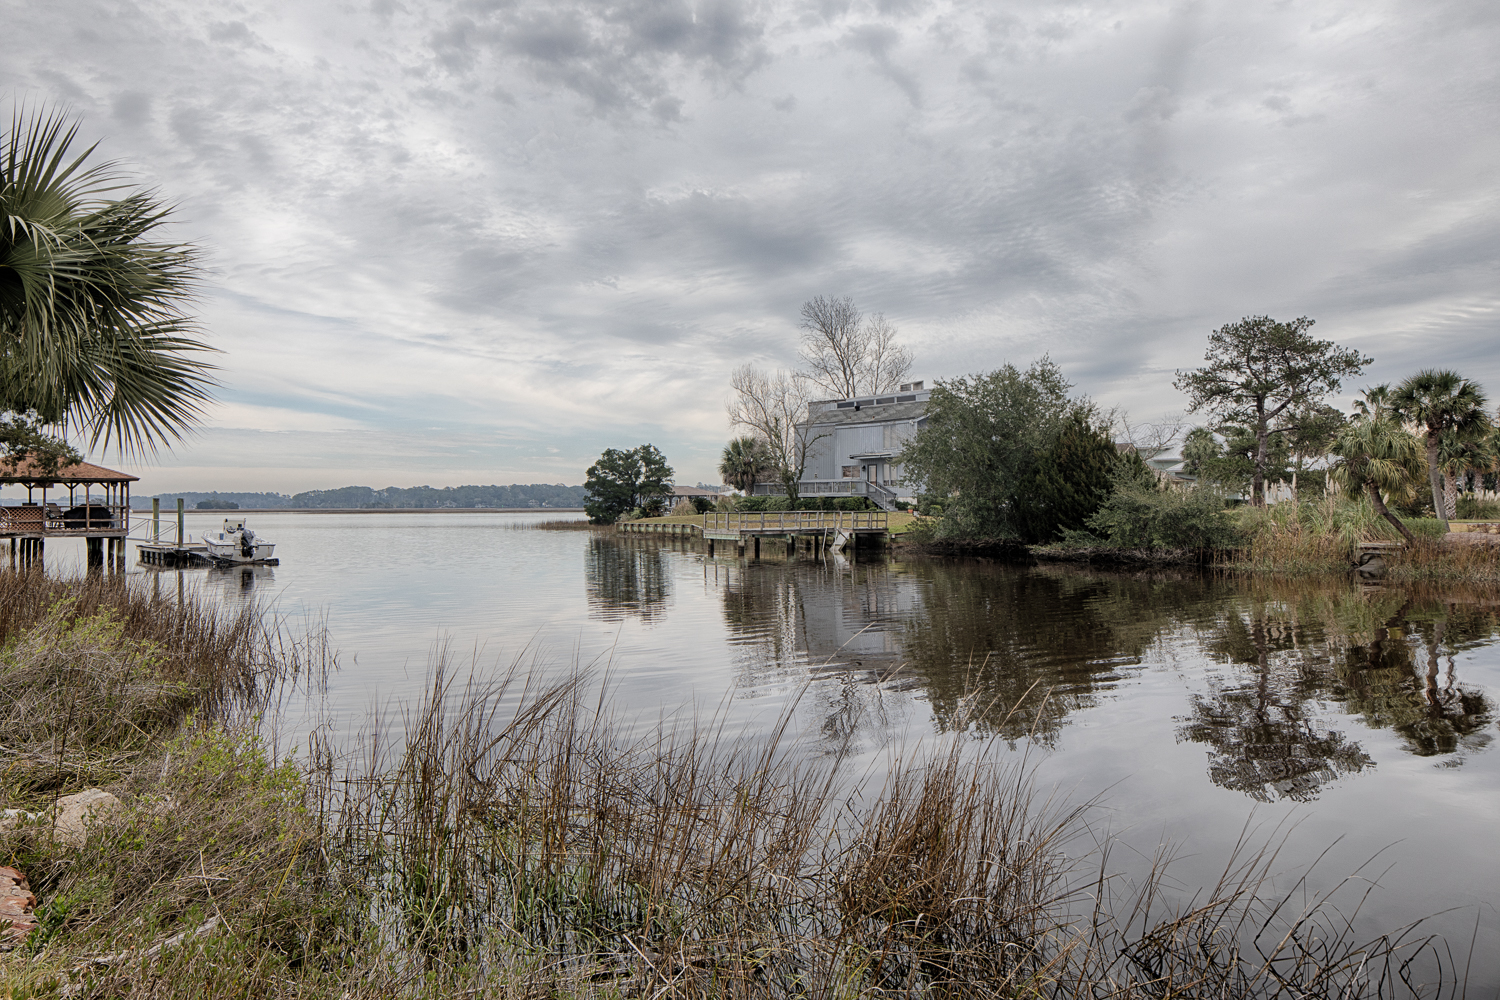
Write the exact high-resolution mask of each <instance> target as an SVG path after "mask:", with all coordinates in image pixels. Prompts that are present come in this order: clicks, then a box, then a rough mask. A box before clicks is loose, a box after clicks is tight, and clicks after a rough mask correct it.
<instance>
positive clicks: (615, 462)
mask: <svg viewBox="0 0 1500 1000" xmlns="http://www.w3.org/2000/svg"><path fill="white" fill-rule="evenodd" d="M672 475H673V473H672V467H671V466H670V465H668V464H667V459H666V456H664V455H663V454H662V453H661V452H660V451H658V450H657V449H656V448H654V447H653V446H651V445H649V444H643V445H641V446H640V447H639V448H631V449H629V450H628V451H627V450H620V449H618V448H606V449H604V454H602V455H600V456H599V461H597V462H595V463H594V464H593V465H591V466H589V470H588V474H587V477H586V478H585V479H584V482H583V485H584V488H585V489H586V490H588V497H587V498H586V499H585V500H584V503H583V509H584V511H585V512H586V513H587V514H588V516H589V520H590V521H592V522H593V523H594V524H613V523H614V522H615V521H618V520H619V519H620V518H621V517H623V516H625V515H626V514H629V513H630V512H631V511H633V510H635V509H636V508H637V507H639V508H641V509H642V511H643V512H645V513H648V514H650V513H655V512H659V511H660V509H661V508H662V507H663V506H664V504H665V498H666V497H668V496H670V495H671V492H672Z"/></svg>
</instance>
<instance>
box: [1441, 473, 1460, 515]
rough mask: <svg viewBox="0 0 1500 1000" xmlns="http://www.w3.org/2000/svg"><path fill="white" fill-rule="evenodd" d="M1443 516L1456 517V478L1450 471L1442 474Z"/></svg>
mask: <svg viewBox="0 0 1500 1000" xmlns="http://www.w3.org/2000/svg"><path fill="white" fill-rule="evenodd" d="M1443 516H1444V517H1457V516H1458V476H1456V475H1455V474H1454V472H1453V470H1452V469H1449V470H1448V471H1446V472H1444V473H1443Z"/></svg>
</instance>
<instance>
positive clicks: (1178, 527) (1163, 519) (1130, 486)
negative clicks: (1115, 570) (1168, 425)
mask: <svg viewBox="0 0 1500 1000" xmlns="http://www.w3.org/2000/svg"><path fill="white" fill-rule="evenodd" d="M1087 524H1088V528H1089V530H1090V532H1092V534H1093V535H1094V536H1095V537H1096V538H1098V539H1102V540H1103V541H1105V542H1107V543H1108V544H1109V545H1112V546H1115V547H1118V548H1124V549H1228V548H1234V547H1235V546H1237V545H1238V544H1239V543H1240V538H1241V536H1240V532H1239V531H1238V530H1237V529H1236V526H1235V523H1234V520H1233V519H1232V518H1231V516H1230V514H1229V512H1228V510H1227V509H1226V504H1225V498H1224V493H1223V492H1222V491H1221V490H1220V489H1219V488H1218V487H1215V486H1212V485H1201V486H1195V487H1192V488H1190V489H1174V488H1168V489H1157V488H1154V487H1150V486H1145V485H1141V484H1138V483H1122V484H1121V485H1120V486H1118V487H1116V489H1115V491H1114V492H1113V493H1111V494H1110V495H1109V497H1108V498H1107V499H1106V500H1105V501H1104V503H1103V505H1102V506H1101V507H1100V508H1099V510H1098V512H1097V513H1095V514H1094V515H1093V516H1092V517H1090V518H1089V519H1088V522H1087ZM1080 536H1083V537H1080ZM1086 539H1087V536H1086V535H1084V533H1082V532H1068V533H1066V535H1065V538H1064V541H1068V542H1079V541H1084V540H1086Z"/></svg>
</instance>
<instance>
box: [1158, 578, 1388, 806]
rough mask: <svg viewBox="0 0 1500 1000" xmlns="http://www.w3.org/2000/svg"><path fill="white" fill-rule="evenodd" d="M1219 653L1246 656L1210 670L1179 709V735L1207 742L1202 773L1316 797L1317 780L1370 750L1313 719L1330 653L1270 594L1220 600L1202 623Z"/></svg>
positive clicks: (1279, 794) (1348, 769) (1355, 765)
mask: <svg viewBox="0 0 1500 1000" xmlns="http://www.w3.org/2000/svg"><path fill="white" fill-rule="evenodd" d="M1200 636H1201V640H1202V643H1203V648H1204V651H1205V652H1206V653H1208V655H1209V656H1211V657H1213V658H1214V659H1215V660H1218V661H1219V662H1228V663H1233V664H1238V665H1243V666H1247V667H1249V668H1250V669H1249V670H1248V671H1247V670H1236V671H1233V672H1232V673H1230V674H1228V675H1227V676H1226V675H1222V674H1216V675H1214V676H1212V677H1210V679H1209V690H1208V692H1207V693H1194V694H1193V695H1192V696H1191V698H1192V712H1191V714H1190V715H1188V716H1186V717H1184V718H1182V719H1179V720H1178V721H1179V722H1182V723H1183V725H1182V727H1181V728H1180V729H1179V730H1178V734H1179V738H1180V739H1188V740H1192V741H1194V742H1196V743H1203V744H1206V745H1207V746H1208V747H1209V748H1210V749H1209V763H1208V776H1209V778H1210V779H1211V780H1212V781H1213V783H1214V784H1216V785H1219V786H1220V787H1223V788H1229V789H1233V790H1235V791H1240V792H1244V793H1245V794H1246V795H1249V796H1250V797H1251V798H1253V799H1256V800H1258V801H1261V802H1270V801H1272V800H1273V799H1278V798H1282V799H1291V800H1293V801H1298V802H1305V801H1308V800H1310V799H1313V798H1316V797H1317V792H1318V788H1319V786H1321V785H1323V784H1324V783H1326V782H1329V781H1332V780H1334V779H1335V778H1337V777H1338V776H1340V775H1343V774H1353V773H1356V772H1358V771H1362V770H1364V769H1365V768H1366V767H1371V766H1373V765H1374V763H1375V762H1374V760H1372V759H1371V757H1370V755H1369V754H1368V753H1366V752H1365V751H1364V749H1363V748H1362V747H1361V746H1360V745H1359V744H1358V743H1356V742H1353V741H1352V740H1350V739H1349V738H1348V737H1347V736H1346V735H1345V734H1344V733H1343V732H1341V731H1339V730H1336V729H1331V728H1329V727H1328V726H1327V725H1326V724H1325V723H1324V722H1322V721H1320V720H1319V718H1318V715H1319V711H1318V708H1319V701H1320V700H1322V699H1325V698H1327V697H1328V696H1329V694H1330V693H1331V690H1332V684H1333V681H1334V670H1333V662H1332V658H1331V656H1330V654H1329V651H1328V650H1327V649H1326V648H1325V647H1324V645H1323V644H1321V643H1320V642H1319V641H1318V637H1317V635H1316V634H1314V633H1313V632H1312V631H1311V630H1310V628H1309V626H1308V623H1306V622H1304V621H1301V620H1298V619H1297V618H1296V617H1295V616H1293V615H1292V614H1291V612H1290V609H1289V608H1288V607H1287V606H1286V605H1284V604H1282V603H1280V602H1272V601H1257V602H1254V603H1253V604H1252V605H1251V606H1250V607H1249V608H1236V609H1231V610H1228V611H1227V612H1226V613H1225V615H1224V617H1223V618H1222V620H1221V621H1220V622H1219V623H1218V625H1217V626H1216V627H1212V628H1210V629H1208V630H1207V631H1206V632H1201V633H1200Z"/></svg>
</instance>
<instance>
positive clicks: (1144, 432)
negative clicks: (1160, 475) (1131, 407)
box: [1119, 410, 1187, 462]
mask: <svg viewBox="0 0 1500 1000" xmlns="http://www.w3.org/2000/svg"><path fill="white" fill-rule="evenodd" d="M1119 421H1120V430H1121V432H1122V433H1124V435H1125V440H1127V441H1129V442H1130V443H1131V445H1132V446H1133V447H1134V448H1135V453H1136V454H1137V455H1139V456H1141V461H1143V462H1149V461H1151V460H1152V459H1153V458H1155V457H1156V456H1158V455H1160V454H1162V453H1163V452H1165V451H1167V450H1169V449H1170V448H1171V447H1172V445H1174V444H1176V443H1177V438H1178V435H1180V434H1181V433H1182V428H1183V427H1184V425H1186V423H1187V421H1186V419H1184V418H1183V416H1182V414H1180V413H1169V414H1167V415H1166V416H1164V417H1162V418H1161V419H1160V420H1157V421H1155V422H1153V423H1139V424H1132V423H1131V422H1130V414H1128V413H1126V412H1125V411H1124V410H1121V411H1120V412H1119Z"/></svg>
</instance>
